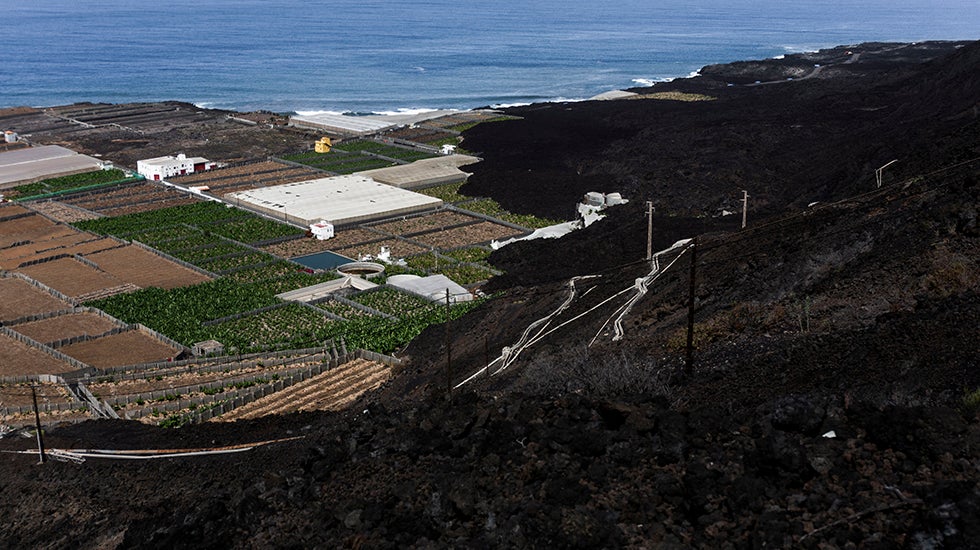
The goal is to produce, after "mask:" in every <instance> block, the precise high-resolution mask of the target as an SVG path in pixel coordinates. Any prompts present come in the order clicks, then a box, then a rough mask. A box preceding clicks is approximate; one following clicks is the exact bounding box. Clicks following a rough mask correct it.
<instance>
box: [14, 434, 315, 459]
mask: <svg viewBox="0 0 980 550" xmlns="http://www.w3.org/2000/svg"><path fill="white" fill-rule="evenodd" d="M303 437H304V436H297V437H287V438H284V439H274V440H271V441H260V442H258V443H245V444H242V445H230V446H227V447H211V448H202V449H133V450H125V451H119V450H109V449H51V450H50V451H48V452H51V453H52V454H53V455H54V456H56V457H59V458H66V459H68V460H73V461H75V462H81V461H83V460H84V459H86V458H113V459H117V460H152V459H154V458H176V457H185V456H207V455H220V454H231V453H241V452H245V451H251V450H252V449H254V448H256V447H261V446H263V445H270V444H272V443H283V442H286V441H294V440H296V439H302V438H303ZM7 452H13V453H17V454H37V453H38V451H37V450H35V449H29V450H26V451H7Z"/></svg>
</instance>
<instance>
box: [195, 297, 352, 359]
mask: <svg viewBox="0 0 980 550" xmlns="http://www.w3.org/2000/svg"><path fill="white" fill-rule="evenodd" d="M334 323H336V321H331V320H330V319H328V318H327V317H326V316H325V315H323V314H321V313H318V312H317V311H316V310H314V309H312V308H308V307H304V306H302V305H300V304H287V305H285V306H283V307H279V308H276V309H273V310H270V311H265V312H262V313H258V314H255V315H249V316H246V317H242V318H240V319H235V320H233V321H226V322H224V323H220V324H217V325H212V326H209V327H206V330H207V331H208V332H209V334H210V338H212V339H214V340H217V341H219V342H221V343H223V344H225V346H232V347H234V348H236V349H237V350H238V351H239V353H247V352H251V351H264V350H270V349H301V348H307V347H312V346H317V345H322V344H323V341H324V340H328V339H329V334H330V333H331V325H333V324H334Z"/></svg>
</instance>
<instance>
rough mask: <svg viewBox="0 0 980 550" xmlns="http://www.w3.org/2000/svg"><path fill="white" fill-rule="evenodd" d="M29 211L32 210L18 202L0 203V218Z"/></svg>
mask: <svg viewBox="0 0 980 550" xmlns="http://www.w3.org/2000/svg"><path fill="white" fill-rule="evenodd" d="M28 212H30V210H28V209H27V208H24V207H23V206H22V205H20V204H17V203H13V202H8V203H3V204H2V205H0V218H7V217H9V216H16V215H17V214H26V213H28Z"/></svg>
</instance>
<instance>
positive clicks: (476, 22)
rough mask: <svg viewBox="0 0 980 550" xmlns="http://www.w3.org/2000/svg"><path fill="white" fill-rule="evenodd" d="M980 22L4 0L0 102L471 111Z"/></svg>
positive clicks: (529, 5) (913, 13)
mask: <svg viewBox="0 0 980 550" xmlns="http://www.w3.org/2000/svg"><path fill="white" fill-rule="evenodd" d="M978 29H980V2H978V1H977V0H869V1H861V0H855V1H852V2H843V1H839V0H602V1H599V0H590V1H584V0H519V1H518V0H497V1H495V2H475V1H472V0H413V1H411V2H407V1H403V0H356V1H350V0H332V1H322V0H305V1H298V0H236V1H231V0H198V1H193V2H192V1H189V0H171V1H169V2H159V1H157V0H152V1H151V0H82V1H79V0H45V1H43V2H41V1H24V0H0V40H2V41H3V46H2V48H0V107H5V106H15V105H33V106H48V105H62V104H67V103H73V102H77V101H93V102H112V103H118V102H129V101H150V100H168V99H175V100H182V101H189V102H193V103H197V104H199V105H202V106H207V107H216V108H226V109H236V110H253V109H267V110H272V111H277V112H308V111H355V112H389V111H395V110H400V109H401V110H414V109H434V108H459V109H466V108H473V107H478V106H483V105H498V104H514V103H527V102H536V101H548V100H555V99H579V98H587V97H590V96H593V95H595V94H598V93H601V92H604V91H609V90H613V89H622V88H627V87H631V86H636V85H638V84H642V83H648V82H653V81H657V80H664V79H669V78H672V77H678V76H686V75H688V74H690V73H691V72H693V71H696V70H697V69H699V68H700V67H702V66H704V65H707V64H710V63H724V62H729V61H735V60H739V59H758V58H766V57H773V56H777V55H781V54H785V53H791V52H798V51H806V50H815V49H818V48H821V47H828V46H835V45H840V44H853V43H857V42H864V41H921V40H929V39H956V40H962V39H977V38H980V37H978V36H977V34H978V32H977V31H978Z"/></svg>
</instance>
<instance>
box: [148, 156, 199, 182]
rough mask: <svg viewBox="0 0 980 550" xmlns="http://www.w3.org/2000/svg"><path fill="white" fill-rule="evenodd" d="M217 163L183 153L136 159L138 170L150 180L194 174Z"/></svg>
mask: <svg viewBox="0 0 980 550" xmlns="http://www.w3.org/2000/svg"><path fill="white" fill-rule="evenodd" d="M217 165H218V163H216V162H211V161H209V160H208V159H206V158H204V157H188V156H187V155H185V154H183V153H181V154H179V155H177V156H176V157H174V156H168V157H156V158H152V159H145V160H138V161H136V171H137V172H139V173H140V174H141V175H142V176H143V177H145V178H146V179H148V180H154V181H160V180H162V179H167V178H172V177H175V176H183V175H186V174H193V173H194V172H203V171H205V170H210V169H212V168H214V167H215V166H217Z"/></svg>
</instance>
